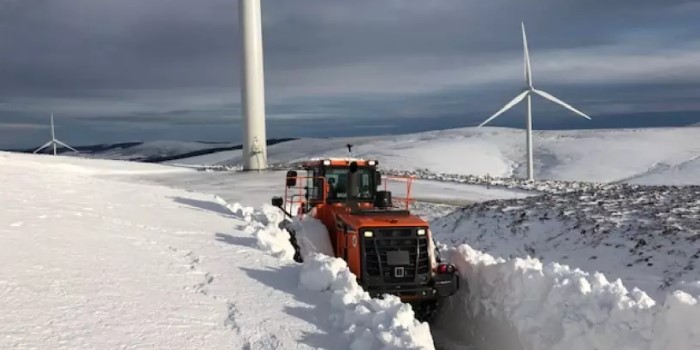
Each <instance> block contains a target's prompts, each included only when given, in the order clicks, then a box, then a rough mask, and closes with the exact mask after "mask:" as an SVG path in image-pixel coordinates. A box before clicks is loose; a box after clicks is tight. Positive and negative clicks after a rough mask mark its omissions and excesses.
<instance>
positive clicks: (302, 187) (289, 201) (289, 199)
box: [283, 176, 328, 213]
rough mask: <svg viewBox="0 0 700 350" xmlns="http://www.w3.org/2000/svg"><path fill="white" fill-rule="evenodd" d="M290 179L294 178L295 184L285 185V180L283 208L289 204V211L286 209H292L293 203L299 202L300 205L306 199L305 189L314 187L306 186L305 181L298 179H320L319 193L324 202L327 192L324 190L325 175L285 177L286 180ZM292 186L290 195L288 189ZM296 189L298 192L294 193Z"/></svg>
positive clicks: (290, 210)
mask: <svg viewBox="0 0 700 350" xmlns="http://www.w3.org/2000/svg"><path fill="white" fill-rule="evenodd" d="M290 179H295V183H296V185H295V186H291V187H287V186H286V183H287V182H285V186H284V204H283V205H284V208H285V209H287V206H289V211H288V212H289V213H291V212H292V210H293V209H294V204H299V205H300V206H301V205H303V204H304V201H305V200H306V196H305V194H304V190H305V189H306V190H308V189H311V188H316V187H308V186H306V181H300V180H308V179H315V180H321V187H322V188H321V191H322V192H321V193H322V194H323V195H322V201H323V203H325V202H326V199H327V195H328V192H327V190H326V178H325V177H323V176H291V177H287V178H286V180H290ZM292 188H293V189H294V190H292V191H291V192H292V194H291V196H290V194H289V192H290V189H292ZM296 189H298V190H299V193H298V194H297V193H294V192H296ZM295 197H297V198H299V199H298V200H295V199H294V198H295Z"/></svg>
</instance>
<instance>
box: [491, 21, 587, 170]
mask: <svg viewBox="0 0 700 350" xmlns="http://www.w3.org/2000/svg"><path fill="white" fill-rule="evenodd" d="M522 27H523V48H524V50H525V83H526V86H525V89H524V90H523V92H522V93H520V95H518V96H516V97H515V98H514V99H513V100H512V101H510V102H508V104H506V105H505V106H504V107H503V108H501V110H499V111H498V112H496V114H494V115H492V116H491V117H490V118H489V119H486V120H485V121H484V122H483V123H481V124H479V127H482V126H484V125H486V124H488V123H489V122H490V121H492V120H494V119H496V118H497V117H498V116H499V115H501V114H503V113H504V112H505V111H507V110H509V109H511V108H513V106H515V105H517V104H518V103H520V102H521V101H522V100H524V99H527V178H528V180H533V179H534V177H535V175H534V172H535V171H534V165H533V154H532V94H537V95H540V96H542V97H544V98H545V99H547V100H550V101H552V102H554V103H556V104H558V105H560V106H562V107H564V108H566V109H568V110H570V111H572V112H574V113H576V114H578V115H580V116H582V117H584V118H586V119H588V120H590V119H591V117H589V116H587V115H586V114H584V113H583V112H581V111H579V110H578V109H576V108H574V107H572V106H571V105H569V104H568V103H566V102H564V101H562V100H560V99H558V98H556V97H554V96H552V95H551V94H550V93H547V92H545V91H542V90H538V89H535V87H534V86H532V67H531V65H530V50H529V49H528V46H527V35H525V23H522Z"/></svg>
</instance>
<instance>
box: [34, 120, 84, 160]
mask: <svg viewBox="0 0 700 350" xmlns="http://www.w3.org/2000/svg"><path fill="white" fill-rule="evenodd" d="M49 146H53V155H54V156H55V155H56V146H63V147H65V148H68V149H70V150H72V151H73V152H78V150H77V149H75V148H73V147H71V146H68V145H66V144H65V143H63V142H61V141H59V140H58V139H56V131H55V129H54V125H53V113H51V141H49V142H47V143H46V144H45V145H43V146H41V147H39V148H37V150H36V151H34V153H39V152H41V151H43V150H44V149H46V148H47V147H49Z"/></svg>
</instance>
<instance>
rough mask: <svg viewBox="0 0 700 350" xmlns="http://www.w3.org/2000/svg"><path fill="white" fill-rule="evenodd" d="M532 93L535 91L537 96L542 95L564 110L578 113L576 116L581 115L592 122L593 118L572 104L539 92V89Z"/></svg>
mask: <svg viewBox="0 0 700 350" xmlns="http://www.w3.org/2000/svg"><path fill="white" fill-rule="evenodd" d="M532 91H534V92H535V93H536V94H538V95H540V96H542V97H544V98H546V99H548V100H550V101H552V102H554V103H556V104H558V105H560V106H562V107H564V108H566V109H568V110H570V111H572V112H574V113H576V114H578V115H580V116H582V117H584V118H586V119H588V120H591V117H589V116H587V115H586V114H585V113H583V112H581V111H579V110H578V109H576V108H574V107H573V106H571V105H570V104H568V103H566V102H564V101H562V100H560V99H558V98H556V97H554V96H552V95H551V94H550V93H548V92H544V91H542V90H537V89H532Z"/></svg>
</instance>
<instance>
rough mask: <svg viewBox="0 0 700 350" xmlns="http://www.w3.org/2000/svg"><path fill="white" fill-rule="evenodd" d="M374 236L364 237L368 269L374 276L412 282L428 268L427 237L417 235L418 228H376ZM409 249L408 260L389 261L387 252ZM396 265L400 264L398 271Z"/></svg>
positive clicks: (388, 280)
mask: <svg viewBox="0 0 700 350" xmlns="http://www.w3.org/2000/svg"><path fill="white" fill-rule="evenodd" d="M373 231H374V237H372V238H365V242H364V255H365V271H366V272H367V274H368V275H370V276H372V277H378V276H381V277H382V279H383V280H384V282H386V283H406V282H413V281H415V279H416V275H420V274H427V273H428V271H429V261H428V240H427V238H426V237H425V236H420V237H419V236H418V235H417V234H416V232H415V231H416V229H415V228H402V229H378V230H373ZM391 251H403V252H408V258H409V259H408V264H402V265H389V264H388V262H387V253H388V252H391ZM396 268H401V270H400V271H399V273H396V272H397V271H396Z"/></svg>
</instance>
